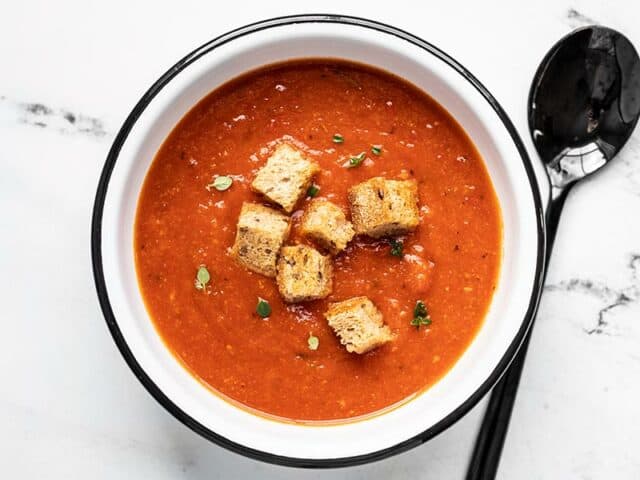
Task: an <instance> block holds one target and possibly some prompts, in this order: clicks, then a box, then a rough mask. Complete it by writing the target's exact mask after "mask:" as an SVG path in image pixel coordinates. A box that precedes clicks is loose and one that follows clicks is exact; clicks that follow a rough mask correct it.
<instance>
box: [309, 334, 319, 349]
mask: <svg viewBox="0 0 640 480" xmlns="http://www.w3.org/2000/svg"><path fill="white" fill-rule="evenodd" d="M307 344H309V350H317V349H318V347H319V346H320V340H318V337H316V336H314V335H312V334H311V333H310V334H309V338H308V339H307Z"/></svg>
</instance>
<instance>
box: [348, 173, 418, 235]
mask: <svg viewBox="0 0 640 480" xmlns="http://www.w3.org/2000/svg"><path fill="white" fill-rule="evenodd" d="M349 203H350V206H351V221H352V222H353V226H354V228H355V230H356V233H357V234H363V235H368V236H370V237H373V238H380V237H384V236H388V235H398V234H402V233H408V232H410V231H412V230H414V229H415V228H416V227H417V226H418V223H419V222H420V216H419V211H418V184H417V182H416V181H415V180H387V179H386V178H383V177H374V178H370V179H369V180H367V181H366V182H362V183H359V184H358V185H354V186H353V187H351V188H350V189H349Z"/></svg>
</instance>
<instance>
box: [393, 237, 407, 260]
mask: <svg viewBox="0 0 640 480" xmlns="http://www.w3.org/2000/svg"><path fill="white" fill-rule="evenodd" d="M389 245H391V251H390V252H389V253H391V255H392V256H394V257H399V258H402V257H403V255H404V253H403V250H404V244H403V243H402V242H401V241H400V240H396V239H395V238H392V239H390V240H389Z"/></svg>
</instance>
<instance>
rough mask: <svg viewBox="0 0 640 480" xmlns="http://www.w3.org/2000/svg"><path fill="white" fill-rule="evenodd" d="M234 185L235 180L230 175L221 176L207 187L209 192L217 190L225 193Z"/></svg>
mask: <svg viewBox="0 0 640 480" xmlns="http://www.w3.org/2000/svg"><path fill="white" fill-rule="evenodd" d="M232 184H233V178H231V177H230V176H228V175H220V176H218V177H216V178H214V179H213V182H212V183H210V184H209V185H207V190H211V189H212V188H215V189H216V190H218V191H219V192H224V191H225V190H229V188H230V187H231V185H232Z"/></svg>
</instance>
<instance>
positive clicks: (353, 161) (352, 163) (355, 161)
mask: <svg viewBox="0 0 640 480" xmlns="http://www.w3.org/2000/svg"><path fill="white" fill-rule="evenodd" d="M365 157H366V153H365V152H361V153H359V154H358V155H356V156H355V157H351V158H349V163H347V168H355V167H357V166H359V165H360V164H361V163H362V162H364V159H365Z"/></svg>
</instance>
